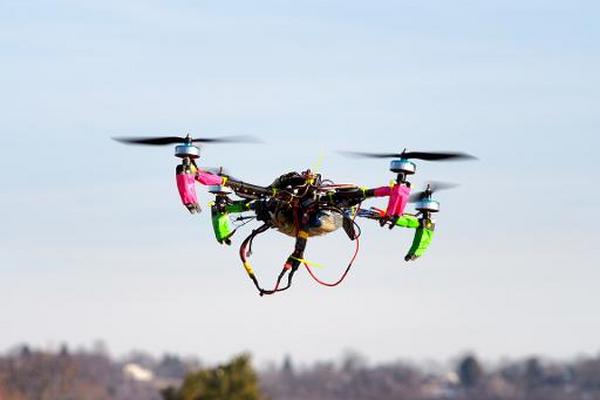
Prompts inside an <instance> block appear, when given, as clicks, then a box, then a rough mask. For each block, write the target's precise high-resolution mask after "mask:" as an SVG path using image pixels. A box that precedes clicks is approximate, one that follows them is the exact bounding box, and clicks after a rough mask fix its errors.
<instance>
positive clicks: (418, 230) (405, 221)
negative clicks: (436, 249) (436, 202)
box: [396, 214, 435, 261]
mask: <svg viewBox="0 0 600 400" xmlns="http://www.w3.org/2000/svg"><path fill="white" fill-rule="evenodd" d="M396 225H397V226H401V227H403V228H412V229H415V236H414V237H413V241H412V245H411V246H410V249H409V250H408V253H407V254H406V256H405V257H404V260H405V261H412V260H415V259H417V258H419V257H421V256H422V255H423V254H425V251H426V250H427V248H428V247H429V245H430V244H431V240H432V239H433V231H434V230H435V224H434V223H433V222H432V221H431V219H429V218H421V219H418V218H417V217H415V216H413V215H408V214H405V215H403V216H401V217H400V218H398V220H397V221H396Z"/></svg>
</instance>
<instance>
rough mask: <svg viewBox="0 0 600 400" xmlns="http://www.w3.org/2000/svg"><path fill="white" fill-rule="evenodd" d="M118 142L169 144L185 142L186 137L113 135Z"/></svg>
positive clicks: (154, 144)
mask: <svg viewBox="0 0 600 400" xmlns="http://www.w3.org/2000/svg"><path fill="white" fill-rule="evenodd" d="M113 139H114V140H116V141H117V142H121V143H125V144H145V145H153V146H164V145H167V144H176V143H185V138H182V137H179V136H158V137H113Z"/></svg>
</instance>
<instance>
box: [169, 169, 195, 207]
mask: <svg viewBox="0 0 600 400" xmlns="http://www.w3.org/2000/svg"><path fill="white" fill-rule="evenodd" d="M175 180H176V182H177V190H178V191H179V197H180V198H181V202H182V203H183V205H184V206H186V207H187V209H188V210H190V211H191V212H194V211H199V209H200V207H199V205H198V197H197V196H196V187H195V181H194V174H192V173H190V172H187V171H181V170H178V171H177V173H176V174H175ZM192 210H194V211H192Z"/></svg>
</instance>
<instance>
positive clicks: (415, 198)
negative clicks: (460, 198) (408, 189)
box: [408, 182, 458, 203]
mask: <svg viewBox="0 0 600 400" xmlns="http://www.w3.org/2000/svg"><path fill="white" fill-rule="evenodd" d="M457 186H458V184H456V183H447V182H428V183H427V187H426V188H425V190H423V191H420V192H416V193H413V194H411V195H410V197H409V198H408V201H409V202H410V203H418V202H420V201H425V200H429V199H431V195H433V194H434V193H435V192H437V191H440V190H446V189H452V188H455V187H457Z"/></svg>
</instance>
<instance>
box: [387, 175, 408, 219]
mask: <svg viewBox="0 0 600 400" xmlns="http://www.w3.org/2000/svg"><path fill="white" fill-rule="evenodd" d="M389 196H390V198H389V201H388V206H387V210H386V211H385V216H386V217H399V216H401V215H402V213H403V212H404V208H405V207H406V204H407V203H408V197H409V196H410V188H409V187H408V186H406V185H403V184H401V183H396V184H395V185H394V186H392V187H391V188H390V192H389Z"/></svg>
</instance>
